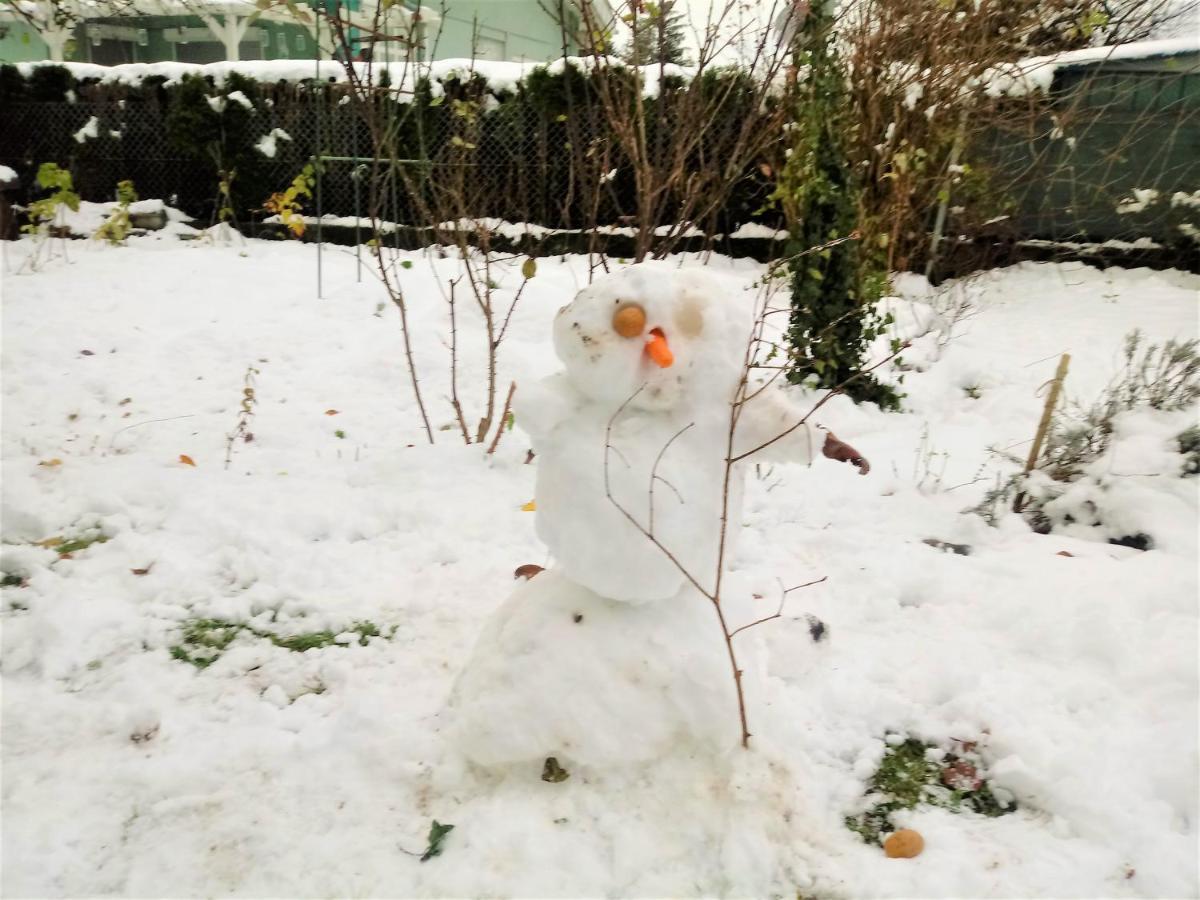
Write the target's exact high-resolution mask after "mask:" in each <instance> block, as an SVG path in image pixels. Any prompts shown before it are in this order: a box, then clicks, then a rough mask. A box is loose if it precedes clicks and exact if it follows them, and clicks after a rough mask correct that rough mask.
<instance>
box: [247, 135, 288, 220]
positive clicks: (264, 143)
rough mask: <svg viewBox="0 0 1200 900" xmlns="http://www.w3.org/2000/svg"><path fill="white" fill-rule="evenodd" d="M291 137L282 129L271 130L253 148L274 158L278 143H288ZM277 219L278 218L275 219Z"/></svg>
mask: <svg viewBox="0 0 1200 900" xmlns="http://www.w3.org/2000/svg"><path fill="white" fill-rule="evenodd" d="M291 139H292V136H291V135H290V134H288V133H287V132H286V131H284V130H283V129H282V128H272V129H271V130H270V131H268V132H267V133H266V134H264V135H263V136H262V137H261V138H260V139H259V141H258V143H256V144H255V145H254V146H255V147H256V148H258V152H259V153H261V154H262V155H263V156H267V157H270V158H271V159H274V158H275V152H276V150H277V149H278V142H279V141H290V140H291ZM276 219H278V217H276Z"/></svg>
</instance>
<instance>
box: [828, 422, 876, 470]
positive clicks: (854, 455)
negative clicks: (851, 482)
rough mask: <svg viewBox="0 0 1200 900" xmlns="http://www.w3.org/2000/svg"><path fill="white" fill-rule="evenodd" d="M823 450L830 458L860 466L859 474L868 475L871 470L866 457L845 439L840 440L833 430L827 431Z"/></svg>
mask: <svg viewBox="0 0 1200 900" xmlns="http://www.w3.org/2000/svg"><path fill="white" fill-rule="evenodd" d="M821 452H822V453H824V454H825V455H826V456H827V457H829V458H830V459H836V460H837V461H838V462H848V463H851V464H853V465H855V466H858V474H859V475H866V474H867V473H868V472H870V471H871V464H870V463H869V462H867V460H866V457H864V456H863V455H862V454H861V453H859V452H858V451H857V450H855V449H854V448H853V447H851V446H850V445H849V444H847V443H846V442H845V441H839V440H838V439H837V437H836V436H835V435H834V433H833V432H832V431H830V432H827V433H826V435H825V445H824V446H823V447H822V448H821Z"/></svg>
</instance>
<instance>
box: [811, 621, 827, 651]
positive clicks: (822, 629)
mask: <svg viewBox="0 0 1200 900" xmlns="http://www.w3.org/2000/svg"><path fill="white" fill-rule="evenodd" d="M808 633H809V634H810V635H812V639H813V643H814V644H819V643H820V642H821V641H822V640H824V638H825V637H826V636H827V635H828V634H829V628H828V626H826V624H825V623H824V622H822V621H821V620H820V619H818V618H817V617H816V616H809V617H808Z"/></svg>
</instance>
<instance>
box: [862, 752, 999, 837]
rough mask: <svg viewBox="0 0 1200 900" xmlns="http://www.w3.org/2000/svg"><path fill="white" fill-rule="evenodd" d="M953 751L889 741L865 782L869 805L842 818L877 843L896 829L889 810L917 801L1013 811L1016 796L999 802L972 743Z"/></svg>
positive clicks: (986, 813) (972, 809) (912, 805)
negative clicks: (866, 782)
mask: <svg viewBox="0 0 1200 900" xmlns="http://www.w3.org/2000/svg"><path fill="white" fill-rule="evenodd" d="M955 746H956V752H953V753H945V752H943V751H942V750H940V749H939V748H938V746H937V745H936V744H926V743H924V742H923V741H919V740H916V739H914V738H909V739H908V740H905V741H903V742H901V743H898V744H895V745H891V746H889V747H888V748H887V751H886V752H885V753H884V755H883V759H882V760H881V761H880V763H879V768H878V769H877V770H876V772H875V774H874V775H873V776H872V777H871V781H870V782H869V784H868V786H867V799H868V800H869V801H871V804H870V806H868V808H867V809H866V810H864V811H863V812H860V813H858V814H857V815H854V816H847V817H846V820H845V822H846V827H847V828H849V829H850V830H851V831H853V832H855V833H856V834H858V835H859V836H860V837H862V839H863V840H864V841H865V842H866V843H868V844H876V845H881V844H882V843H883V837H884V835H886V834H888V833H889V832H891V831H894V830H895V827H896V826H895V823H894V822H893V821H892V814H893V813H895V812H897V811H899V810H904V809H913V808H915V807H917V806H919V805H921V804H925V805H928V806H937V807H940V808H942V809H948V810H950V811H951V812H963V811H968V812H974V813H978V814H980V815H984V816H989V817H995V816H1003V815H1005V814H1007V813H1010V812H1013V811H1014V810H1015V809H1016V808H1017V804H1016V801H1015V800H1007V799H1005V800H1001V799H1000V798H998V797H997V796H996V795H995V793H993V792H992V789H991V786H990V785H989V784H988V782H987V780H986V779H985V778H984V777H983V776H982V775H981V774H980V771H981V769H982V761H981V759H980V757H979V754H978V753H977V752H976V748H975V744H974V743H973V742H956V744H955Z"/></svg>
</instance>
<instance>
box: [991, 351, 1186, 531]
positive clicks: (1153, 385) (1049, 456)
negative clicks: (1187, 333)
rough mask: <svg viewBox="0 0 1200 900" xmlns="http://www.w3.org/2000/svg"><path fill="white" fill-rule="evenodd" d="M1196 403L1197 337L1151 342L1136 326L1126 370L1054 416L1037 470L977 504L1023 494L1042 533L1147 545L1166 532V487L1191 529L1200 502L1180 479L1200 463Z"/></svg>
mask: <svg viewBox="0 0 1200 900" xmlns="http://www.w3.org/2000/svg"><path fill="white" fill-rule="evenodd" d="M1198 402H1200V341H1196V340H1190V341H1175V340H1168V341H1166V342H1165V343H1164V344H1162V345H1161V346H1160V345H1157V344H1145V343H1144V340H1143V336H1142V334H1141V332H1140V331H1133V332H1131V333H1130V334H1129V335H1127V336H1126V338H1125V347H1124V364H1123V366H1122V368H1121V371H1120V373H1119V374H1118V375H1117V376H1116V378H1114V380H1113V381H1112V382H1111V383H1110V384H1109V385H1108V387H1107V388H1105V390H1104V391H1103V392H1102V393H1101V395H1100V397H1099V398H1098V399H1097V400H1096V401H1095V402H1094V403H1092V404H1091V405H1089V406H1081V405H1079V404H1075V405H1073V406H1072V407H1071V408H1069V409H1068V410H1066V411H1064V412H1061V413H1059V414H1057V415H1055V417H1054V418H1053V420H1052V421H1051V424H1050V427H1049V429H1048V431H1047V433H1046V445H1045V450H1044V452H1043V454H1042V457H1041V459H1040V461H1039V462H1038V464H1037V466H1036V467H1035V468H1034V469H1033V471H1032V472H1030V473H1029V474H1028V475H1025V474H1018V475H1014V476H1012V477H1011V478H1010V479H1008V480H1007V481H1006V482H1002V483H1001V484H999V485H998V486H997V487H996V489H995V490H993V491H991V492H989V493H988V495H987V496H986V497H985V499H984V501H983V503H982V504H981V505H980V506H979V507H977V509H976V511H977V512H980V513H981V514H983V515H984V516H985V518H989V519H994V518H995V516H996V515H997V513H998V512H999V511H1000V509H1001V507H1002V506H1003V505H1008V504H1010V503H1011V502H1012V500H1013V498H1014V497H1017V496H1021V495H1023V497H1024V499H1025V502H1024V504H1023V505H1022V506H1021V508H1020V509H1019V510H1018V511H1019V512H1021V513H1022V514H1023V515H1024V516H1025V518H1026V520H1027V521H1028V522H1029V523H1030V524H1031V525H1032V526H1033V527H1034V528H1035V529H1037V530H1038V531H1041V532H1043V533H1048V532H1051V531H1055V532H1070V533H1072V534H1075V535H1076V536H1078V537H1084V538H1100V539H1103V540H1108V541H1110V542H1113V543H1121V544H1127V545H1129V546H1135V547H1138V548H1139V549H1147V548H1149V547H1151V546H1154V545H1155V543H1156V540H1155V538H1156V535H1158V534H1162V533H1165V532H1166V531H1168V530H1170V529H1169V528H1168V527H1166V526H1168V525H1169V524H1170V523H1163V522H1159V521H1157V519H1156V517H1158V516H1162V515H1168V516H1170V515H1171V513H1170V510H1171V509H1173V508H1176V505H1175V504H1174V503H1172V502H1171V501H1170V500H1169V499H1167V500H1166V502H1165V504H1164V503H1163V502H1155V501H1156V498H1155V497H1154V496H1152V495H1162V494H1166V495H1170V496H1173V497H1175V498H1177V499H1178V501H1179V503H1180V504H1183V506H1181V507H1178V508H1179V513H1180V516H1181V518H1182V519H1183V521H1182V522H1181V524H1182V525H1184V526H1185V527H1184V528H1183V529H1182V533H1187V528H1186V525H1187V519H1188V518H1190V517H1191V516H1192V515H1194V510H1191V511H1189V509H1190V507H1194V500H1193V501H1192V502H1191V503H1189V500H1188V498H1189V496H1190V493H1189V489H1188V488H1187V487H1185V486H1182V485H1180V483H1179V480H1180V479H1181V478H1183V477H1185V476H1187V475H1193V474H1195V473H1196V472H1197V471H1200V428H1197V426H1196V425H1195V421H1196V407H1197V403H1198ZM1192 493H1194V492H1192ZM1157 500H1164V498H1163V497H1161V496H1160V497H1158V498H1157Z"/></svg>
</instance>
